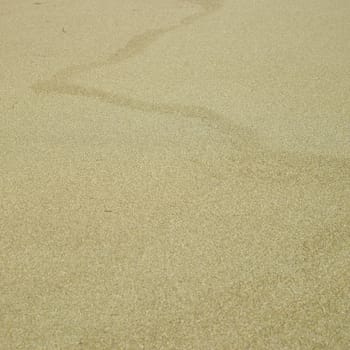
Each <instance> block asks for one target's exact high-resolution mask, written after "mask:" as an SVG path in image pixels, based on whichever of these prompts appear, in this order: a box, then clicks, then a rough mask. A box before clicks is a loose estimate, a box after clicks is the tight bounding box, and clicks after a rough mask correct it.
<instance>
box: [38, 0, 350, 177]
mask: <svg viewBox="0 0 350 350" xmlns="http://www.w3.org/2000/svg"><path fill="white" fill-rule="evenodd" d="M182 1H188V2H191V3H193V4H195V5H199V6H200V7H201V11H200V12H198V13H196V14H193V15H190V16H187V17H185V18H184V19H182V20H180V22H179V23H178V24H173V25H169V26H167V27H164V28H159V29H153V30H148V31H146V32H144V33H143V34H139V35H136V36H134V37H133V38H132V39H130V40H129V41H128V43H127V44H126V45H125V46H124V47H123V48H121V49H119V50H118V51H117V52H115V53H114V54H113V55H110V56H109V57H107V58H105V59H103V60H99V61H95V62H91V63H88V64H83V65H72V66H69V67H67V68H65V69H63V70H61V71H59V72H57V73H56V74H54V75H53V76H52V77H51V78H50V79H48V80H44V81H39V82H37V83H35V84H34V85H33V86H32V90H33V91H34V92H36V93H38V94H39V93H46V94H61V95H69V96H78V97H79V96H80V97H86V98H94V99H97V100H99V101H101V102H103V103H108V104H113V105H116V106H118V107H123V108H128V109H131V110H137V111H141V112H147V113H157V114H159V113H160V114H163V115H173V116H179V117H184V118H191V119H197V120H200V121H201V122H202V123H204V124H206V125H207V126H208V127H210V128H211V129H215V130H216V131H220V133H222V134H225V136H227V137H228V140H229V142H230V143H231V144H232V146H233V147H234V148H235V150H236V151H237V150H240V151H241V152H242V153H243V154H244V157H242V159H243V158H245V159H246V160H245V161H244V163H245V164H246V167H248V168H250V174H251V175H253V177H255V178H256V177H258V178H261V175H262V174H263V173H266V174H267V177H269V178H270V177H272V178H274V179H275V180H276V179H277V178H278V179H280V180H281V179H285V180H288V179H290V175H291V174H292V176H291V177H292V178H294V177H295V176H297V177H298V176H299V175H300V172H301V173H304V175H305V174H307V175H310V174H311V172H314V174H318V173H319V166H320V164H323V166H325V167H327V168H328V167H331V169H332V171H334V172H335V173H339V172H340V173H342V172H343V171H344V166H345V167H346V168H348V169H350V164H349V162H348V161H344V160H339V159H336V158H334V157H328V156H311V155H308V156H307V155H303V156H300V155H298V156H296V155H293V154H290V153H288V152H280V151H274V152H273V151H271V150H266V149H265V148H264V147H262V145H261V144H260V142H259V140H258V137H257V134H256V133H255V132H254V131H253V130H252V129H250V128H248V127H243V126H239V125H236V124H234V123H233V122H232V121H231V120H230V119H227V118H225V117H224V116H223V115H221V114H220V113H218V112H216V111H214V110H212V109H210V108H207V107H203V106H198V105H180V104H166V103H154V102H149V101H145V100H141V99H136V98H133V97H130V96H127V95H123V94H116V93H113V92H110V91H106V90H103V89H97V88H94V87H86V86H83V85H80V84H77V83H74V82H72V81H71V79H72V78H73V77H74V76H76V75H79V74H82V73H85V72H88V71H90V70H93V69H98V68H101V67H105V66H109V65H115V64H118V63H120V62H123V61H126V60H128V59H130V58H133V57H135V56H137V55H140V54H142V53H143V52H144V51H145V50H146V49H147V48H148V47H149V46H150V45H152V44H153V43H154V42H155V41H156V40H158V39H159V38H160V37H161V36H163V35H164V34H166V33H169V32H171V31H174V30H176V29H179V28H181V27H184V26H187V25H190V24H193V23H194V22H196V21H198V20H199V19H201V18H203V17H205V16H208V15H210V14H212V13H214V12H216V11H218V10H219V9H221V8H222V6H223V2H222V0H182ZM234 161H236V160H234ZM276 166H278V167H281V166H282V168H284V170H285V171H287V172H289V173H290V174H289V175H288V174H286V173H283V172H282V173H279V175H278V176H276V173H275V174H274V172H273V171H271V170H272V169H273V168H275V167H276ZM311 170H312V171H311ZM310 171H311V172H310ZM322 175H325V174H322ZM325 177H326V178H328V176H325Z"/></svg>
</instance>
